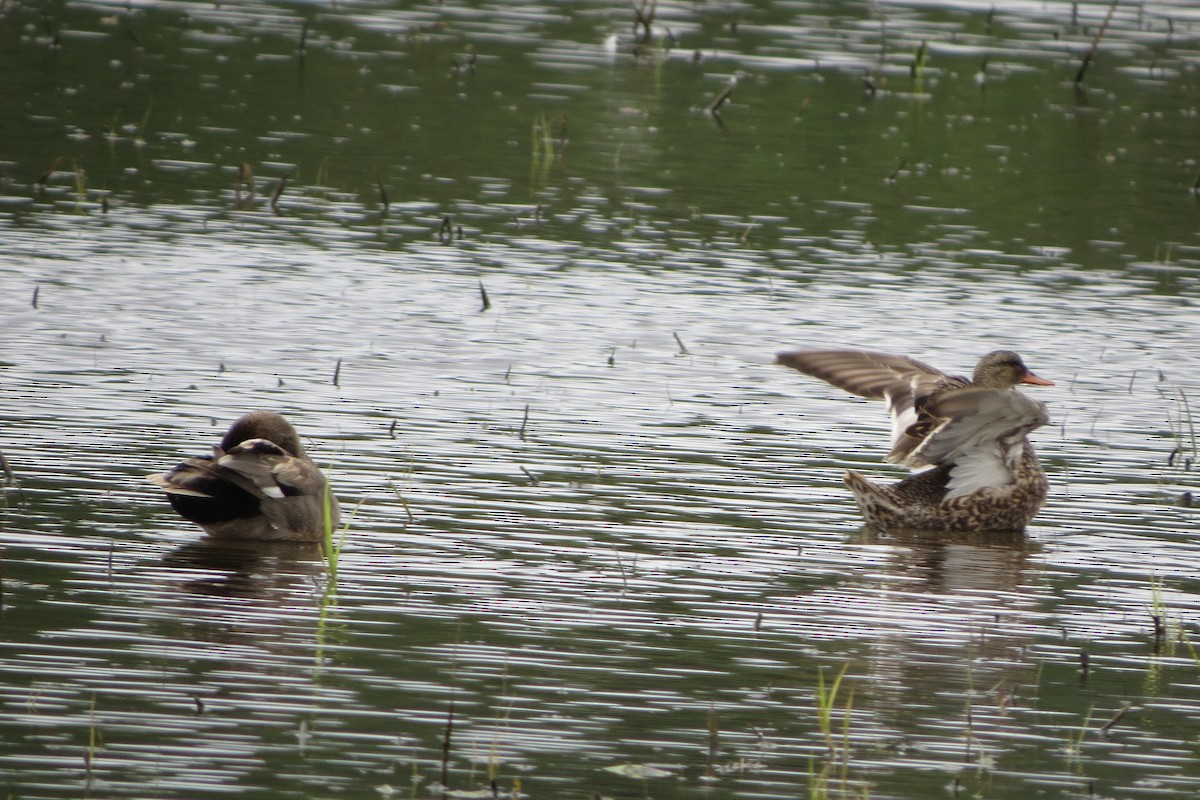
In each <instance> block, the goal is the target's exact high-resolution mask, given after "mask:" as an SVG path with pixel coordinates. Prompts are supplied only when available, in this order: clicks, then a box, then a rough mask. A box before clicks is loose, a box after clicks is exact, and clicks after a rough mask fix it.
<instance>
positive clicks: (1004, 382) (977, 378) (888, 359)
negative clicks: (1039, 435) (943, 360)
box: [777, 350, 1052, 530]
mask: <svg viewBox="0 0 1200 800" xmlns="http://www.w3.org/2000/svg"><path fill="white" fill-rule="evenodd" d="M777 361H778V363H780V364H784V365H786V366H789V367H792V368H793V369H796V370H799V371H800V372H803V373H805V374H807V375H812V376H814V377H817V378H821V379H823V380H825V381H828V382H829V383H831V384H833V385H834V386H837V387H838V388H841V389H845V390H846V391H848V392H851V393H853V394H857V395H861V396H863V397H866V398H868V399H872V400H886V401H887V403H888V408H889V410H890V411H891V413H892V449H891V452H890V453H889V454H888V456H887V460H888V461H890V462H892V463H896V464H903V465H905V466H908V467H911V468H913V469H922V468H926V467H929V468H930V469H926V470H925V471H923V472H918V473H916V474H914V475H912V476H910V477H908V478H906V479H904V480H902V481H899V482H898V483H894V484H891V485H888V486H881V485H877V484H873V483H871V482H870V481H868V480H867V479H866V478H864V477H863V476H861V475H859V474H858V473H856V472H853V471H847V473H846V485H847V486H849V487H850V490H851V491H852V492H853V493H854V497H855V499H856V500H857V501H858V506H859V509H860V510H861V511H862V514H863V516H864V517H865V518H866V521H867V524H869V525H871V526H872V527H876V528H880V529H884V530H887V529H901V528H907V529H928V530H1019V529H1021V528H1023V527H1025V525H1026V524H1027V523H1028V522H1029V520H1030V519H1032V518H1033V516H1034V515H1035V514H1036V513H1037V511H1038V509H1039V508H1041V505H1042V503H1043V502H1044V501H1045V498H1046V491H1047V483H1046V476H1045V474H1044V473H1043V472H1042V468H1041V465H1040V464H1039V463H1038V459H1037V455H1036V454H1035V453H1034V451H1033V447H1032V445H1030V444H1029V440H1028V439H1027V438H1026V437H1027V435H1028V434H1029V432H1030V431H1032V430H1034V429H1035V428H1038V427H1040V426H1041V425H1044V424H1046V423H1047V422H1048V421H1049V416H1048V414H1047V412H1046V407H1045V404H1043V403H1039V402H1037V401H1035V400H1031V399H1029V398H1028V397H1026V396H1025V395H1023V394H1021V393H1020V392H1018V391H1016V390H1015V389H1014V387H1015V385H1016V384H1018V383H1026V384H1035V385H1043V386H1048V385H1052V384H1051V382H1050V381H1047V380H1045V379H1043V378H1039V377H1038V376H1036V375H1034V374H1033V373H1032V372H1030V371H1029V369H1028V368H1027V367H1026V366H1025V364H1024V362H1022V361H1021V358H1020V356H1018V355H1017V354H1016V353H1013V352H1012V351H1009V350H998V351H996V352H993V353H989V354H987V355H986V356H984V357H983V358H982V359H981V360H980V361H979V364H978V365H977V366H976V367H975V372H974V374H973V376H972V377H971V379H970V380H968V379H966V378H962V377H955V376H951V375H947V374H945V373H943V372H941V371H940V370H938V369H935V368H934V367H931V366H929V365H928V364H925V363H923V362H921V361H917V360H916V359H913V358H908V357H907V356H897V355H890V354H887V353H876V352H872V351H867V350H798V351H794V352H790V353H780V354H779V356H778V358H777Z"/></svg>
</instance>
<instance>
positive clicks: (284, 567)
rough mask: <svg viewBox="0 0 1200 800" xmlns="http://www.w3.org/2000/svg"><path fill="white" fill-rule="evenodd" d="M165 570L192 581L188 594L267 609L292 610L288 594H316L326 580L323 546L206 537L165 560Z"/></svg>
mask: <svg viewBox="0 0 1200 800" xmlns="http://www.w3.org/2000/svg"><path fill="white" fill-rule="evenodd" d="M162 563H163V565H164V566H166V567H169V568H171V569H176V570H180V571H181V572H184V573H186V572H189V571H195V572H199V573H201V574H199V575H195V576H187V577H185V579H184V583H183V584H182V586H183V588H185V589H186V590H187V591H190V592H196V593H198V594H208V595H215V596H219V597H242V598H256V599H259V600H262V601H264V602H265V603H266V604H268V605H275V606H276V607H290V606H291V605H292V603H290V602H285V600H286V598H287V595H288V593H289V592H291V591H294V590H298V589H302V588H303V589H307V592H308V594H310V595H311V594H312V592H313V589H314V587H318V586H319V585H320V581H319V579H320V578H322V577H323V576H324V571H325V561H324V554H323V552H322V546H321V545H320V544H318V543H311V542H310V543H303V542H297V543H272V542H222V541H219V540H214V539H209V538H207V537H205V538H202V539H199V540H197V541H194V542H189V543H187V544H184V545H181V546H179V547H177V548H176V549H174V550H172V551H171V552H170V553H168V554H167V555H166V556H164V557H163V562H162Z"/></svg>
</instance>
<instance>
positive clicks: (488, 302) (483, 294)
mask: <svg viewBox="0 0 1200 800" xmlns="http://www.w3.org/2000/svg"><path fill="white" fill-rule="evenodd" d="M479 298H480V300H482V301H483V305H482V306H481V307H480V309H479V313H480V314H482V313H483V312H484V311H487V310H488V309H489V308H491V307H492V301H491V300H489V299H488V293H487V289H485V288H483V281H480V282H479Z"/></svg>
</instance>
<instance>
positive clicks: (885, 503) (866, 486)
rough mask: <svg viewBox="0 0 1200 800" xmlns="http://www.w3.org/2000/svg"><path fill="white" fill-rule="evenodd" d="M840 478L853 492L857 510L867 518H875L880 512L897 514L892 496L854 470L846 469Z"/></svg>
mask: <svg viewBox="0 0 1200 800" xmlns="http://www.w3.org/2000/svg"><path fill="white" fill-rule="evenodd" d="M842 480H844V481H845V482H846V485H847V486H848V487H850V491H851V492H853V493H854V499H855V500H856V501H858V508H859V510H860V511H862V513H863V516H864V517H866V518H867V519H868V520H873V519H876V518H877V517H878V516H879V515H880V514H881V513H882V514H898V513H899V512H900V509H899V508H897V507H896V504H895V502H893V500H892V498H890V497H888V495H887V493H886V492H884V491H883V489H881V488H880V487H878V486H876V485H875V484H873V483H871V482H870V481H869V480H867V479H866V478H864V477H863V476H862V475H859V474H858V473H857V472H855V471H854V470H852V469H848V470H846V474H845V476H844V477H843V478H842Z"/></svg>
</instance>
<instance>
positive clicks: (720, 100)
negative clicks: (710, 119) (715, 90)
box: [706, 75, 738, 117]
mask: <svg viewBox="0 0 1200 800" xmlns="http://www.w3.org/2000/svg"><path fill="white" fill-rule="evenodd" d="M737 83H738V79H737V76H736V75H735V76H733V77H732V78H730V79H729V83H727V84H725V88H724V89H722V90H721V92H720V94H718V95H717V97H716V99H715V100H713V101H712V102H711V103H709V105H708V108H707V109H706V110H707V111H708V113H709V114H711V115H713V116H714V117H716V116H720V115H719V114H717V111H719V110H720V108H721V106H723V105H725V101H726V100H728V99H729V96H730V95H732V94H733V90H734V89H736V88H737Z"/></svg>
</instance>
